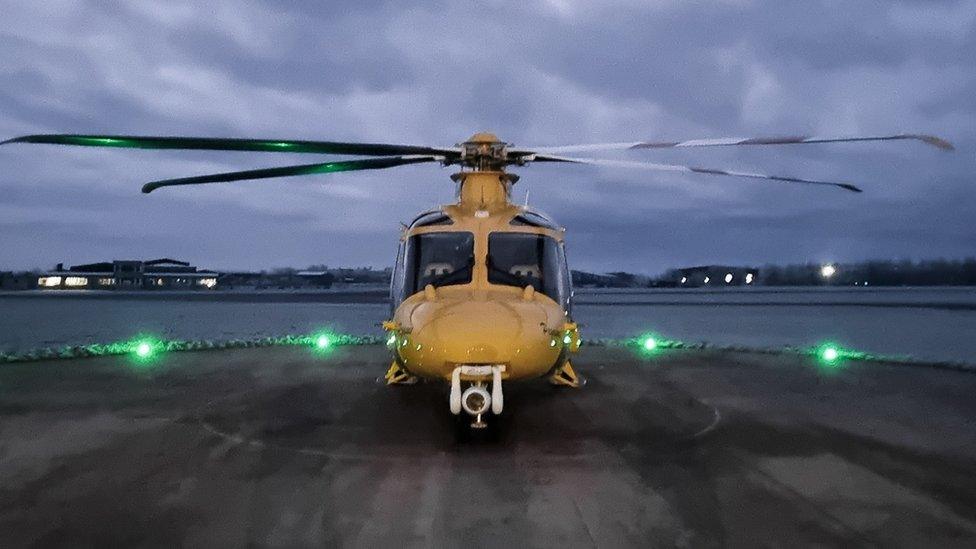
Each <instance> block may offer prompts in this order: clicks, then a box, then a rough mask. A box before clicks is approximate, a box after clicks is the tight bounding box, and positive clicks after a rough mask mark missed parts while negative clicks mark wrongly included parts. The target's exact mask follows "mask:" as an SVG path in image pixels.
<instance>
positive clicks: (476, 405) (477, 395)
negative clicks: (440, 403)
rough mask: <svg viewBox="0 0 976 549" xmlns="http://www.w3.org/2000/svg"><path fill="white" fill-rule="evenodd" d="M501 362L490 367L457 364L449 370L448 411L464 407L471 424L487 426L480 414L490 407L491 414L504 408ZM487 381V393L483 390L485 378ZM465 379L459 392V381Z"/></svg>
mask: <svg viewBox="0 0 976 549" xmlns="http://www.w3.org/2000/svg"><path fill="white" fill-rule="evenodd" d="M504 371H505V365H504V364H499V365H492V366H467V365H463V366H458V367H457V368H455V369H454V371H453V372H452V373H451V396H450V399H449V402H450V407H451V413H452V414H454V415H459V414H460V413H461V410H464V411H465V412H467V413H468V414H469V415H471V416H472V417H474V418H475V420H474V422H473V423H472V424H471V427H472V428H474V429H483V428H485V427H487V426H488V424H487V423H485V422H484V421H483V420H482V416H483V415H484V414H485V413H486V412H487V411H488V409H489V408H491V413H492V414H494V415H499V414H501V413H502V411H503V410H504V407H505V400H504V395H503V394H502V373H503V372H504ZM489 379H490V380H491V393H489V392H488V390H487V389H486V385H487V383H488V380H489ZM462 381H469V382H471V384H470V385H469V386H468V387H467V388H466V389H465V390H464V391H463V392H462V391H461V382H462Z"/></svg>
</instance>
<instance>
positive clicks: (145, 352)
mask: <svg viewBox="0 0 976 549" xmlns="http://www.w3.org/2000/svg"><path fill="white" fill-rule="evenodd" d="M151 354H152V345H150V344H149V343H146V342H145V341H143V342H142V343H140V344H138V345H136V355H138V356H139V357H140V358H146V357H148V356H149V355H151Z"/></svg>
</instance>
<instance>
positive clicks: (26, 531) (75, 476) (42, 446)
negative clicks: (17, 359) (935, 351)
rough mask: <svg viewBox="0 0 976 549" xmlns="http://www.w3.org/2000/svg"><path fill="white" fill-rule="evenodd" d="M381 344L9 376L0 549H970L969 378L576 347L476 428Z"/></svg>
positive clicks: (974, 502)
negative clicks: (563, 383)
mask: <svg viewBox="0 0 976 549" xmlns="http://www.w3.org/2000/svg"><path fill="white" fill-rule="evenodd" d="M387 364H388V361H387V357H386V351H385V349H384V348H382V347H379V346H365V347H344V348H337V349H334V350H332V351H330V352H327V353H319V352H315V351H313V350H311V349H305V348H265V349H240V350H232V351H204V352H187V353H173V354H169V355H163V356H159V357H154V358H152V359H150V360H148V361H144V362H143V361H139V360H137V359H135V358H132V357H103V358H92V359H79V360H58V361H52V362H41V363H25V364H8V365H3V366H2V367H0V547H4V548H7V547H22V546H32V545H33V546H45V547H46V546H126V547H136V546H152V547H155V546H176V545H182V546H188V547H240V546H246V545H256V546H272V547H275V546H276V547H296V546H323V545H330V546H331V545H342V546H369V547H376V546H390V545H394V546H396V547H413V546H431V545H436V546H460V545H464V546H468V547H472V546H473V547H481V546H510V547H522V546H573V547H575V546H584V547H585V546H599V547H616V546H645V547H646V546H664V547H667V546H680V547H711V546H716V547H717V546H731V547H757V546H797V545H821V546H850V545H884V546H902V547H919V546H933V545H935V546H942V547H952V546H958V547H973V546H976V422H974V418H976V374H973V373H967V372H957V371H949V370H940V369H935V368H925V367H912V366H903V365H902V366H898V365H890V364H884V363H872V362H848V363H840V364H837V365H834V366H823V365H819V364H817V363H816V362H815V361H813V360H811V359H807V358H803V357H797V356H786V355H783V356H775V355H763V354H750V353H739V352H729V351H691V350H685V351H667V350H662V351H659V352H658V353H656V354H654V355H643V354H640V353H635V352H634V351H632V350H628V349H618V348H596V347H590V348H584V349H583V351H582V353H581V356H580V358H579V360H578V361H577V368H578V370H579V371H580V372H581V373H582V374H583V375H584V376H586V378H587V380H588V383H587V384H586V386H585V387H583V388H582V389H579V390H573V389H566V388H555V387H551V386H549V385H548V384H547V383H545V382H544V381H539V382H530V383H524V384H512V385H510V386H508V387H507V389H506V391H507V392H506V407H507V409H506V413H505V414H504V415H503V416H502V417H500V418H491V427H490V428H489V429H487V430H485V431H479V432H476V433H469V432H468V431H467V430H466V429H465V428H464V426H463V425H461V426H459V425H458V424H457V423H458V422H457V421H456V420H455V419H454V418H453V416H451V415H450V414H449V412H448V409H447V408H448V407H447V388H446V386H443V385H441V384H439V383H429V384H423V383H422V384H418V385H415V386H409V387H386V386H384V385H382V384H381V383H379V382H378V380H377V378H381V377H382V375H383V373H384V371H385V368H386V365H387Z"/></svg>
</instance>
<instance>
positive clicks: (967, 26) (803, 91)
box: [0, 0, 976, 273]
mask: <svg viewBox="0 0 976 549" xmlns="http://www.w3.org/2000/svg"><path fill="white" fill-rule="evenodd" d="M472 4H474V7H467V6H471V5H472ZM597 5H599V6H600V7H597ZM0 14H2V15H0V19H2V22H0V140H2V139H5V138H9V137H13V136H17V135H23V134H30V133H45V132H58V133H60V132H63V133H120V134H137V135H142V134H145V135H154V134H155V135H199V136H216V137H261V138H265V137H268V138H303V139H328V140H363V141H380V142H399V143H418V144H432V145H451V144H454V143H456V142H458V141H462V140H464V139H465V138H466V137H468V136H469V135H470V134H472V133H474V132H476V131H479V130H490V131H493V132H495V133H497V134H498V135H499V137H501V138H502V139H503V140H506V141H509V142H513V143H516V144H517V145H557V144H575V143H586V142H604V141H631V140H644V139H647V140H680V139H687V138H700V137H702V138H703V137H727V136H753V135H762V136H765V135H796V134H807V133H812V134H838V133H839V134H859V133H866V134H879V133H881V134H883V133H898V132H905V131H911V132H925V133H934V134H938V135H941V136H943V137H946V138H948V139H950V140H951V141H953V142H954V143H955V144H956V146H957V148H958V150H957V151H956V152H954V153H945V152H942V151H939V150H937V149H935V148H932V147H927V146H924V145H922V144H919V143H911V142H891V143H880V144H850V145H847V144H834V145H791V146H779V147H752V148H741V147H740V148H735V149H732V148H724V149H697V150H687V149H685V150H679V151H632V152H627V153H617V154H615V155H612V156H613V157H614V158H626V159H632V160H651V161H662V162H675V163H689V164H695V165H699V166H706V167H714V168H728V169H740V170H751V171H766V172H769V173H776V174H784V175H797V176H801V177H803V176H806V177H812V178H826V179H835V180H842V181H848V182H852V183H856V184H858V185H860V186H861V187H862V188H863V189H864V190H865V192H864V193H863V194H860V195H856V194H853V193H848V192H844V191H840V190H836V189H830V188H820V187H807V186H797V185H789V184H783V183H776V182H759V181H751V180H741V179H734V178H720V177H711V176H706V175H698V176H691V175H682V174H671V173H653V172H639V171H638V172H635V171H626V170H621V169H609V168H599V169H597V168H590V167H581V166H544V165H535V166H530V167H526V168H521V169H519V170H518V173H519V174H520V175H521V176H522V180H521V182H519V184H518V185H517V186H516V190H515V194H516V196H517V197H518V199H519V201H521V200H523V199H524V195H525V193H526V192H527V191H529V201H530V204H532V205H534V206H535V207H537V208H540V209H542V210H543V211H546V212H548V213H549V214H551V215H552V216H553V217H555V218H556V220H557V221H559V222H561V223H562V224H564V225H565V226H567V228H568V233H567V242H568V247H569V254H570V260H571V261H572V262H573V267H574V268H578V269H587V270H595V271H606V270H617V269H623V270H631V271H637V272H645V273H657V272H660V271H663V270H664V269H666V268H669V267H676V266H686V265H691V264H701V263H731V264H739V263H747V264H748V263H764V262H795V261H806V260H813V261H826V260H833V261H847V260H858V259H868V258H891V257H894V258H903V257H908V258H916V259H918V258H935V257H949V258H953V257H963V256H967V255H976V185H974V184H976V152H974V151H976V2H974V1H962V2H955V1H935V0H926V1H918V2H908V1H904V2H896V1H884V2H881V1H878V2H872V1H863V2H850V1H844V0H837V1H821V2H816V1H803V2H799V1H798V2H788V1H781V0H776V1H772V0H771V1H769V2H761V1H749V0H740V1H736V0H726V1H721V2H692V1H680V2H679V1H673V2H665V1H636V0H613V1H607V0H604V1H601V2H591V1H587V0H579V1H577V0H550V1H548V2H546V1H538V2H535V1H521V2H512V3H506V2H493V1H482V2H477V3H469V2H463V1H461V2H459V1H457V0H454V1H451V2H408V1H402V0H401V1H391V2H380V1H369V0H355V1H350V2H317V1H316V2H304V3H299V2H271V1H269V2H238V1H223V0H210V1H208V2H183V1H179V0H168V1H166V2H159V1H157V0H126V1H122V2H111V1H105V0H99V1H95V0H91V1H84V0H68V1H65V0H45V1H44V2H27V1H10V0H0ZM317 158H319V157H315V156H310V155H285V154H260V153H257V154H255V153H233V152H222V153H203V152H178V151H143V150H100V149H93V148H79V147H57V146H50V145H8V146H4V147H2V148H0V268H7V269H10V268H15V269H16V268H33V267H41V268H48V267H50V266H52V265H53V264H55V263H57V262H62V261H63V262H65V263H69V264H70V263H83V262H89V261H97V260H103V259H113V258H117V259H121V258H152V257H161V256H165V257H176V258H181V259H186V260H189V261H192V262H194V263H197V264H200V265H202V266H205V267H212V268H222V269H227V268H234V269H261V268H270V267H277V266H286V265H291V266H299V267H301V266H306V265H309V264H313V263H325V264H328V265H335V266H338V265H374V266H377V267H381V266H386V265H388V264H390V263H391V262H392V259H393V257H392V256H393V254H394V252H395V247H396V241H397V236H398V230H399V229H398V227H399V223H400V222H401V221H408V220H409V219H410V218H411V217H412V216H413V215H414V214H415V213H417V212H418V211H420V210H422V209H425V208H429V207H431V206H433V205H435V204H440V203H446V202H449V201H451V200H452V199H453V186H452V185H453V184H452V183H451V181H450V180H449V179H448V176H449V175H450V173H451V171H450V170H449V169H444V168H440V167H438V166H436V165H429V166H428V165H422V166H408V167H403V168H396V169H393V170H384V171H374V172H363V173H351V174H334V175H322V176H313V177H303V178H287V179H281V180H264V181H253V182H242V183H235V184H227V185H207V186H201V187H197V188H173V189H163V190H160V191H157V192H155V193H153V194H151V195H143V194H141V193H140V191H139V188H140V186H141V184H142V183H144V182H146V181H150V180H154V179H161V178H168V177H181V176H188V175H199V174H204V173H209V172H215V171H230V170H237V169H247V168H252V167H269V166H276V165H287V164H299V163H307V162H315V161H317Z"/></svg>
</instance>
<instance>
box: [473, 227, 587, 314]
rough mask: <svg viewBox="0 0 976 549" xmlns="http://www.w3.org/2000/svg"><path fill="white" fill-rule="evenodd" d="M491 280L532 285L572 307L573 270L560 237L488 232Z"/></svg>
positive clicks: (515, 284) (514, 284) (498, 282)
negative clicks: (560, 242) (568, 263)
mask: <svg viewBox="0 0 976 549" xmlns="http://www.w3.org/2000/svg"><path fill="white" fill-rule="evenodd" d="M488 282H490V283H492V284H503V285H505V286H517V287H519V288H524V287H526V286H532V287H534V288H535V290H536V291H537V292H542V293H543V294H545V295H547V296H549V297H550V298H552V299H553V300H554V301H556V302H557V303H559V304H561V305H562V306H563V307H564V308H567V310H568V307H569V297H570V288H569V274H568V272H567V270H566V259H565V256H564V254H563V249H562V245H561V244H559V242H556V239H554V238H552V237H549V236H545V235H541V234H528V233H491V234H490V235H489V236H488Z"/></svg>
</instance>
